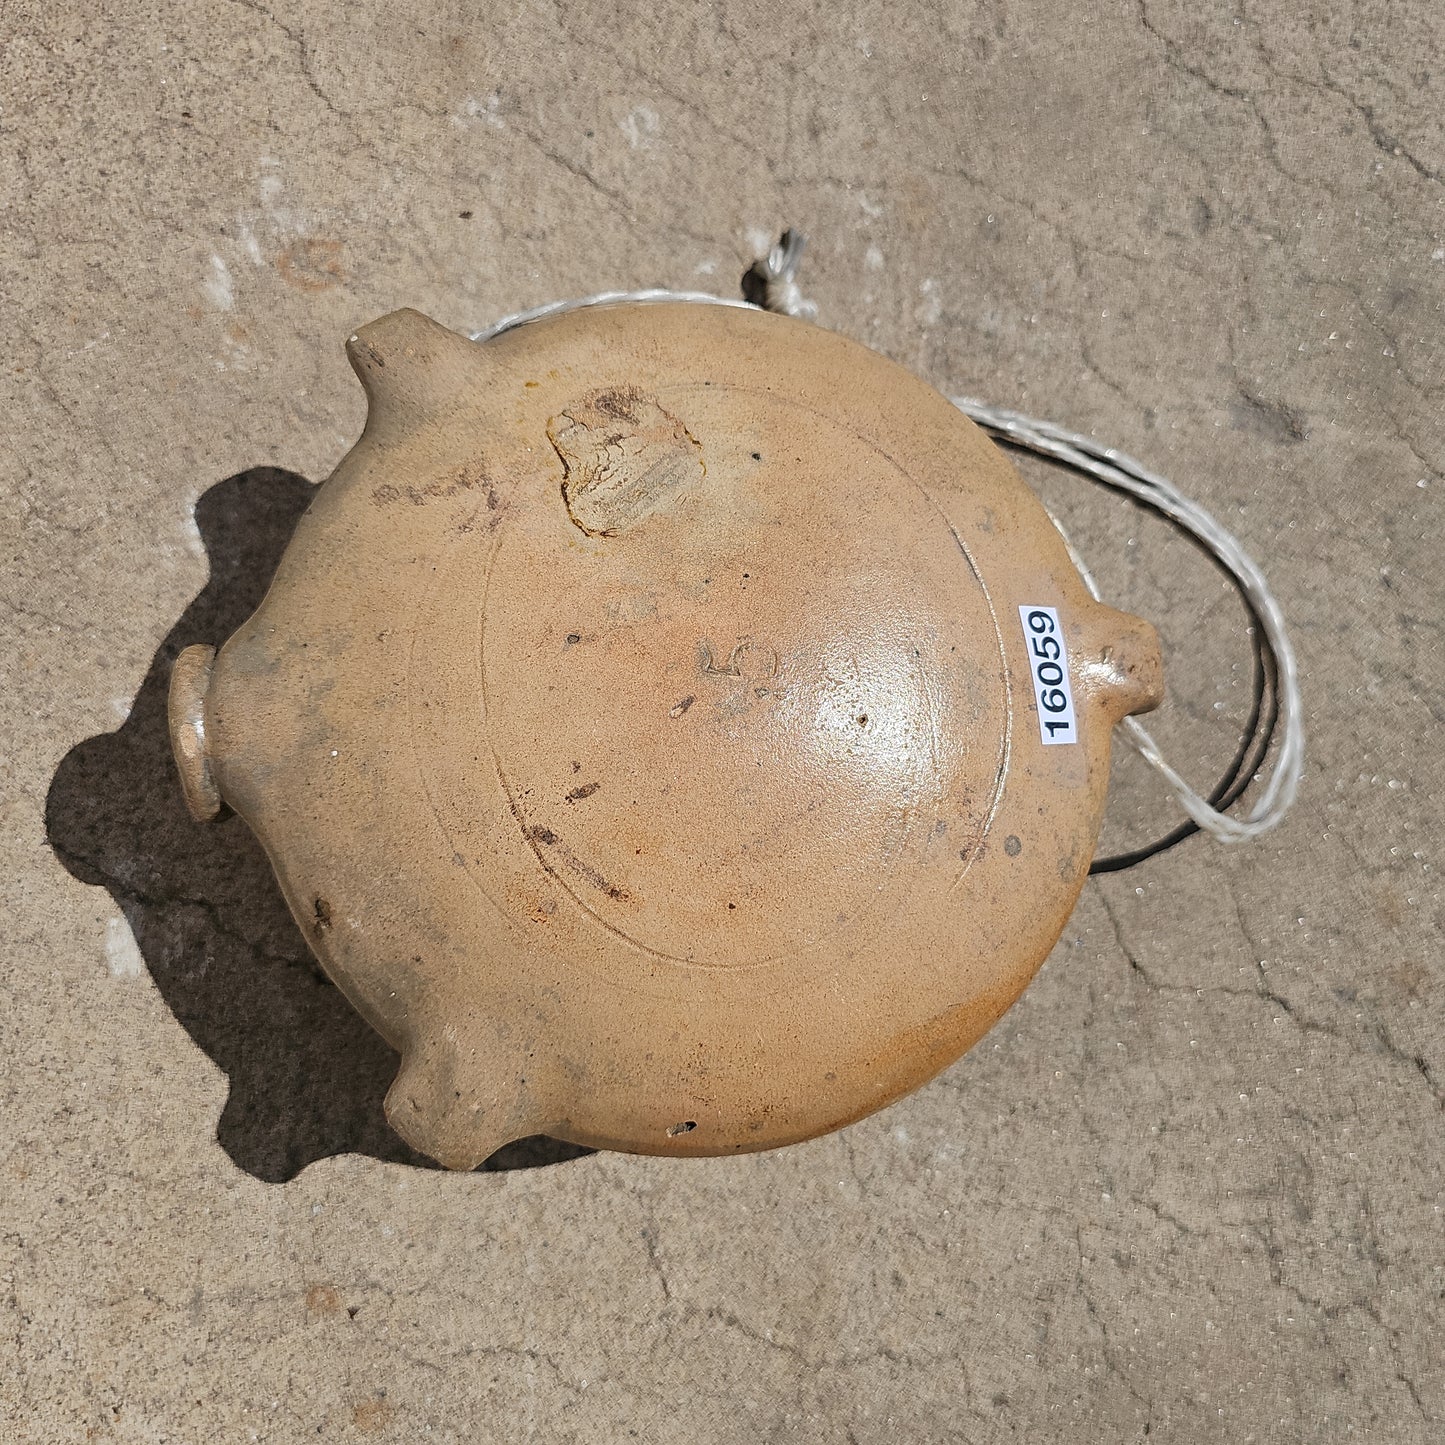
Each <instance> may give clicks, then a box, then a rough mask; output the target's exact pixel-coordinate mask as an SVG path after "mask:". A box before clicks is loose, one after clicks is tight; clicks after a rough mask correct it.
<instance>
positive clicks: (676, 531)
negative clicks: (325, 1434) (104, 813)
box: [171, 304, 1161, 1168]
mask: <svg viewBox="0 0 1445 1445" xmlns="http://www.w3.org/2000/svg"><path fill="white" fill-rule="evenodd" d="M348 350H349V353H350V357H351V361H352V365H353V366H354V367H355V368H356V371H357V373H358V375H359V376H360V377H361V380H362V383H363V385H364V386H365V388H366V392H367V397H368V401H369V404H370V412H369V415H368V419H367V425H366V430H365V433H364V434H363V436H362V438H361V440H360V441H359V442H358V443H357V445H356V447H355V448H354V449H353V450H352V451H351V453H350V454H349V455H348V456H347V457H346V459H345V460H344V461H343V462H342V464H341V465H340V467H338V468H337V470H336V473H335V475H333V476H332V477H331V478H330V480H329V481H327V482H326V483H325V484H324V485H323V486H322V487H321V488H320V489H319V490H318V492H317V495H316V500H315V501H314V502H313V504H312V506H311V509H310V511H309V512H308V513H307V515H306V517H305V518H304V519H303V521H302V523H301V525H300V527H299V528H298V529H297V532H296V535H295V538H294V540H293V541H292V543H291V545H290V547H289V548H288V550H287V552H286V555H285V557H284V559H283V561H282V563H281V566H280V568H279V570H278V572H277V574H276V580H275V583H274V585H273V586H272V588H271V590H270V593H269V594H268V596H267V598H266V600H265V601H264V602H263V603H262V605H261V607H260V608H259V609H258V611H257V612H256V614H255V615H254V616H253V617H252V618H251V619H250V621H249V622H247V623H246V624H245V625H244V626H243V627H242V628H241V629H240V630H239V631H238V632H237V633H236V634H235V636H234V637H232V638H231V639H230V641H229V642H227V643H226V644H225V646H224V647H222V648H221V650H220V652H219V653H213V652H212V650H211V649H210V648H190V649H188V650H187V651H186V652H185V653H183V654H182V656H181V658H180V660H179V661H178V662H177V664H176V669H175V673H174V675H173V679H172V696H171V724H172V732H173V737H174V742H175V750H176V757H177V762H178V765H179V767H180V771H181V777H182V782H183V785H184V788H185V793H186V798H187V801H188V803H189V804H190V806H191V809H192V811H193V812H194V813H195V814H196V815H197V816H198V817H201V818H204V817H208V816H210V815H212V814H214V812H215V811H216V809H217V808H218V807H219V805H220V803H221V802H222V800H224V801H225V802H226V803H228V804H229V805H230V806H231V807H233V808H234V809H236V811H237V812H239V813H240V814H241V815H242V816H243V817H244V818H245V819H246V821H247V822H248V823H249V824H250V826H251V827H252V828H253V829H254V830H255V832H256V833H257V834H258V835H259V837H260V838H261V840H262V842H263V843H264V844H265V846H266V849H267V851H268V853H269V854H270V856H271V858H272V860H273V861H274V863H275V866H276V872H277V875H278V877H279V878H280V881H281V885H282V887H283V889H284V890H285V893H286V897H287V899H288V901H289V903H290V905H291V908H292V911H293V912H294V913H295V915H296V918H297V920H298V921H299V923H300V924H301V927H302V929H303V931H304V932H305V934H306V937H307V939H308V940H309V941H310V943H311V946H312V948H313V949H314V950H315V952H316V954H317V956H318V958H319V959H320V960H321V962H322V964H323V965H324V966H325V968H326V970H327V972H328V973H329V974H330V975H331V977H332V978H333V979H334V980H335V981H336V983H337V984H338V985H339V986H340V987H341V989H342V990H343V991H344V992H345V993H346V995H347V996H348V998H350V999H351V1000H352V1002H353V1003H354V1004H355V1005H356V1007H357V1008H358V1009H359V1010H360V1011H361V1012H362V1013H363V1014H364V1015H365V1016H366V1018H367V1019H369V1020H370V1022H371V1023H372V1024H373V1025H374V1026H375V1027H376V1028H377V1029H378V1030H379V1031H380V1032H381V1033H382V1034H383V1035H384V1036H385V1037H386V1038H387V1040H388V1041H389V1042H390V1043H391V1044H393V1045H394V1046H395V1047H396V1048H397V1049H398V1050H399V1051H400V1052H401V1055H402V1060H403V1062H402V1067H401V1071H400V1073H399V1074H398V1076H397V1079H396V1081H395V1083H394V1084H393V1085H392V1088H391V1092H390V1094H389V1095H388V1098H387V1114H388V1117H389V1118H390V1120H391V1122H392V1124H393V1126H394V1127H395V1128H396V1130H397V1132H398V1133H400V1134H401V1135H402V1136H403V1137H404V1138H405V1139H407V1140H408V1141H409V1142H410V1143H411V1144H413V1145H414V1146H415V1147H416V1148H418V1149H420V1150H422V1151H423V1152H425V1153H427V1154H429V1155H431V1156H432V1157H434V1158H436V1159H438V1160H440V1161H441V1162H442V1163H443V1164H447V1165H450V1166H452V1167H454V1168H470V1167H472V1166H474V1165H476V1164H478V1163H480V1162H481V1161H482V1160H483V1159H485V1158H486V1157H487V1156H488V1155H489V1154H491V1153H492V1152H493V1151H494V1150H496V1149H497V1148H499V1147H500V1146H501V1145H503V1144H505V1143H507V1142H508V1141H510V1140H513V1139H517V1138H520V1137H523V1136H526V1135H530V1134H538V1133H545V1134H551V1135H553V1136H555V1137H558V1138H561V1139H567V1140H571V1141H574V1142H576V1143H579V1144H588V1145H595V1146H599V1147H603V1148H612V1149H627V1150H635V1151H641V1152H646V1153H659V1154H722V1153H731V1152H734V1151H737V1150H745V1149H764V1148H770V1147H773V1146H775V1145H779V1144H788V1143H792V1142H794V1141H796V1140H800V1139H806V1138H809V1137H810V1136H812V1135H815V1134H819V1133H823V1132H825V1131H827V1130H830V1129H836V1128H838V1127H839V1126H840V1125H843V1124H847V1123H848V1122H849V1121H851V1120H854V1119H857V1118H858V1117H860V1116H861V1115H863V1114H867V1113H868V1112H870V1111H871V1110H874V1109H877V1108H879V1107H881V1106H882V1105H884V1104H887V1103H888V1102H889V1101H891V1100H893V1099H896V1098H897V1097H899V1095H901V1094H903V1093H906V1092H907V1091H908V1090H910V1089H913V1088H915V1087H917V1086H918V1085H919V1084H921V1083H923V1082H924V1081H925V1080H926V1079H928V1078H930V1077H931V1076H932V1075H933V1074H935V1073H936V1072H937V1071H938V1070H939V1069H941V1068H943V1067H944V1066H945V1065H947V1064H949V1063H951V1062H952V1061H953V1060H955V1059H956V1058H958V1057H959V1055H960V1054H962V1053H963V1052H964V1050H966V1049H967V1048H968V1047H969V1046H970V1045H971V1044H973V1043H974V1042H975V1040H977V1039H978V1038H979V1037H980V1036H981V1035H982V1034H983V1033H984V1032H985V1031H986V1030H987V1029H988V1028H989V1027H990V1025H992V1024H993V1023H994V1021H995V1020H996V1019H997V1018H998V1017H999V1015H1000V1014H1002V1013H1003V1012H1004V1010H1005V1009H1007V1008H1008V1006H1009V1005H1010V1004H1011V1003H1012V1002H1013V1001H1014V999H1015V998H1016V997H1017V996H1018V994H1019V993H1020V991H1021V990H1022V989H1023V987H1024V985H1025V984H1026V983H1027V982H1028V980H1029V979H1030V978H1031V977H1032V976H1033V974H1034V972H1035V970H1036V969H1037V968H1038V966H1039V964H1040V963H1041V962H1042V960H1043V958H1044V957H1045V955H1046V954H1047V953H1048V951H1049V949H1050V948H1051V946H1052V945H1053V943H1054V942H1055V940H1056V939H1057V938H1058V936H1059V933H1060V932H1061V930H1062V928H1063V925H1064V922H1065V920H1066V919H1067V917H1068V914H1069V912H1070V910H1071V908H1072V907H1073V904H1074V900H1075V898H1076V896H1077V894H1078V891H1079V888H1080V887H1081V885H1082V883H1083V880H1084V877H1085V875H1086V873H1087V871H1088V867H1089V862H1090V858H1091V856H1092V853H1093V847H1094V839H1095V834H1096V831H1097V828H1098V824H1099V820H1100V814H1101V810H1102V807H1103V801H1104V792H1105V786H1106V782H1107V778H1108V762H1109V732H1110V728H1111V727H1112V725H1113V724H1114V722H1116V721H1117V720H1118V719H1119V718H1120V717H1122V716H1124V715H1125V714H1126V713H1131V712H1138V711H1142V710H1144V709H1147V708H1150V707H1152V706H1154V705H1155V704H1156V703H1157V702H1158V700H1159V696H1160V686H1161V679H1160V662H1159V651H1158V644H1157V640H1156V638H1155V635H1154V631H1153V629H1152V628H1151V627H1149V626H1148V625H1147V624H1146V623H1143V622H1140V621H1138V620H1137V619H1135V618H1132V617H1128V616H1125V615H1123V614H1121V613H1118V612H1114V611H1111V610H1109V609H1108V608H1105V607H1103V606H1101V605H1100V604H1099V603H1097V602H1095V601H1093V600H1092V599H1091V598H1090V597H1089V595H1088V593H1087V592H1086V590H1085V588H1084V586H1083V583H1082V581H1081V580H1080V578H1079V575H1078V573H1077V572H1076V571H1075V569H1074V568H1073V566H1072V565H1071V563H1070V561H1069V558H1068V555H1067V553H1066V551H1065V548H1064V545H1063V543H1062V541H1061V540H1060V538H1059V535H1058V533H1057V532H1056V531H1055V529H1054V528H1053V526H1052V525H1051V524H1050V522H1049V519H1048V517H1047V516H1046V514H1045V513H1044V511H1043V509H1042V507H1041V506H1040V505H1039V503H1038V502H1037V501H1036V500H1035V499H1034V497H1033V495H1032V494H1031V493H1030V492H1029V491H1028V489H1027V488H1026V487H1025V486H1024V484H1023V483H1022V482H1021V481H1020V479H1019V478H1018V476H1017V474H1016V473H1015V472H1014V471H1013V469H1012V468H1011V467H1010V466H1009V465H1008V463H1007V462H1006V461H1005V460H1004V459H1003V457H1002V456H1001V455H1000V453H999V452H998V450H997V448H995V447H994V446H993V445H992V444H991V443H990V442H989V441H988V440H987V439H986V438H985V437H984V436H983V434H982V433H981V432H980V431H978V430H977V429H976V428H975V427H974V426H973V424H972V423H971V422H969V421H967V420H966V419H965V418H964V417H962V416H961V415H960V414H959V413H958V412H957V411H956V410H955V409H954V408H953V407H952V406H950V405H949V404H948V403H947V402H946V401H945V400H944V399H943V398H942V397H941V396H939V395H938V394H937V393H936V392H934V391H932V390H931V389H930V388H929V387H927V386H925V385H924V384H923V383H922V382H920V381H918V380H916V379H915V378H914V377H912V376H910V375H909V374H908V373H907V372H905V371H903V370H902V369H900V368H899V367H897V366H895V365H893V364H892V363H890V362H888V361H886V360H884V359H883V358H881V357H879V356H877V355H875V354H874V353H873V352H871V351H868V350H867V349H865V348H864V347H862V346H859V345H858V344H857V343H855V342H852V341H848V340H846V339H844V338H843V337H840V336H836V335H833V334H831V333H829V332H827V331H823V330H820V329H817V328H815V327H813V326H810V325H808V324H806V323H803V322H799V321H794V320H790V319H788V318H784V317H778V316H772V315H768V314H765V313H763V312H754V311H745V310H740V309H735V308H725V307H709V306H701V305H688V304H654V305H619V306H613V307H599V308H595V309H591V310H585V311H577V312H573V313H570V314H565V315H561V316H557V317H554V318H552V319H548V320H545V321H538V322H534V323H532V324H529V325H526V326H522V327H519V328H517V329H516V330H514V331H511V332H508V333H506V334H504V335H502V336H500V337H498V338H496V339H494V340H491V341H488V342H486V343H484V344H480V345H478V344H474V343H472V342H469V341H467V340H465V339H463V338H461V337H459V336H456V335H454V334H452V333H451V332H449V331H446V330H444V329H442V328H441V327H440V326H437V325H436V324H435V323H433V322H431V321H429V320H427V319H426V318H425V317H423V316H420V315H418V314H417V313H416V312H412V311H401V312H397V313H395V314H394V315H392V316H388V317H385V318H383V319H382V320H380V321H377V322H375V323H374V324H372V325H371V326H368V327H366V328H364V329H363V330H362V331H361V332H360V333H358V334H357V335H356V336H354V337H353V338H352V339H351V342H350V343H349V347H348ZM1021 609H1022V611H1021ZM1065 703H1067V704H1068V707H1067V708H1065ZM1046 739H1047V741H1046Z"/></svg>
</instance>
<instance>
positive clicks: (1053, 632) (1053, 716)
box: [1019, 607, 1079, 744]
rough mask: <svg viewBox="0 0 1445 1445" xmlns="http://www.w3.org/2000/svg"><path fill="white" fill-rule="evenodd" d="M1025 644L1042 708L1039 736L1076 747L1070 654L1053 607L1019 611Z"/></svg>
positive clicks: (1040, 709) (1077, 730)
mask: <svg viewBox="0 0 1445 1445" xmlns="http://www.w3.org/2000/svg"><path fill="white" fill-rule="evenodd" d="M1019 620H1020V621H1021V622H1022V623H1023V625H1024V640H1025V642H1026V644H1027V645H1028V649H1029V672H1030V674H1031V675H1032V676H1033V680H1034V701H1035V702H1037V703H1038V705H1039V736H1040V737H1041V738H1042V739H1043V740H1044V742H1045V743H1046V744H1048V743H1076V742H1078V740H1079V728H1078V724H1077V723H1076V722H1075V720H1074V689H1073V685H1072V684H1071V683H1070V681H1069V651H1068V648H1067V647H1065V646H1064V629H1063V628H1062V627H1060V626H1059V614H1058V613H1057V612H1055V611H1054V609H1053V608H1052V607H1020V608H1019Z"/></svg>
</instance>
